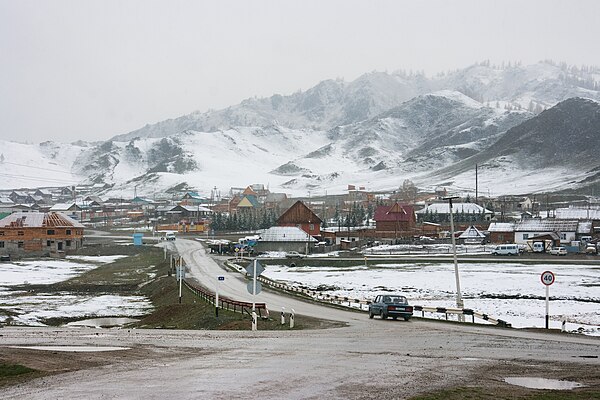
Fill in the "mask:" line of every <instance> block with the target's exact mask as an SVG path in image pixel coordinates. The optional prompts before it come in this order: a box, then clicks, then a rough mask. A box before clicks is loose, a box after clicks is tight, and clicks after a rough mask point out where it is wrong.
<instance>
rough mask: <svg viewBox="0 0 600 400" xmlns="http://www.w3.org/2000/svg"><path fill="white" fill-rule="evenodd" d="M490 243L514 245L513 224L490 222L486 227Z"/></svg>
mask: <svg viewBox="0 0 600 400" xmlns="http://www.w3.org/2000/svg"><path fill="white" fill-rule="evenodd" d="M488 232H489V233H490V242H491V243H499V244H500V243H514V242H515V224H513V223H511V222H492V223H491V224H490V226H489V227H488Z"/></svg>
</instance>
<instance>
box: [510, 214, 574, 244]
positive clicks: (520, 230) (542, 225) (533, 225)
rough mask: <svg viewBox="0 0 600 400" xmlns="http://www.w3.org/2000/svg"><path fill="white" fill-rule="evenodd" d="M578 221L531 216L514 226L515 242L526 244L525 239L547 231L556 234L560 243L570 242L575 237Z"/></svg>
mask: <svg viewBox="0 0 600 400" xmlns="http://www.w3.org/2000/svg"><path fill="white" fill-rule="evenodd" d="M578 228H579V223H578V221H569V220H556V219H540V218H531V219H526V220H523V221H521V222H519V223H518V224H517V225H516V226H515V243H517V244H527V240H528V239H530V238H532V237H536V236H540V235H544V234H549V233H555V234H557V235H558V238H559V239H560V242H561V243H562V244H570V243H571V241H573V240H575V239H576V237H577V230H578Z"/></svg>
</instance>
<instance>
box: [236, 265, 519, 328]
mask: <svg viewBox="0 0 600 400" xmlns="http://www.w3.org/2000/svg"><path fill="white" fill-rule="evenodd" d="M225 264H226V265H227V266H228V267H230V268H233V269H235V270H237V271H239V272H241V273H245V272H246V271H245V269H244V268H243V267H241V266H239V265H237V264H234V263H231V262H229V261H226V262H225ZM257 280H259V281H260V282H262V283H264V284H265V285H267V286H270V287H272V288H275V289H279V290H282V291H285V292H291V293H298V294H300V295H304V296H306V297H308V298H310V299H312V300H314V301H319V302H324V303H328V304H335V305H338V306H341V307H349V308H352V309H357V308H358V309H359V310H361V311H367V310H368V309H369V304H371V303H372V302H371V301H370V300H362V299H353V298H350V297H344V296H335V295H330V294H327V293H323V292H320V291H317V290H310V289H304V288H299V287H295V286H289V285H286V284H284V283H281V282H277V281H274V280H272V279H269V278H266V277H264V276H259V277H257ZM413 309H414V310H415V311H421V317H423V318H425V313H426V312H429V313H443V314H445V316H446V320H448V314H456V315H461V314H462V315H467V316H471V320H472V323H475V318H479V319H481V320H484V321H487V322H489V323H491V324H493V325H497V326H501V327H504V328H508V327H510V326H511V325H510V324H509V323H508V322H506V321H503V320H501V319H497V318H492V317H490V316H489V315H487V314H484V313H481V312H477V311H474V310H471V309H469V308H445V307H426V306H413Z"/></svg>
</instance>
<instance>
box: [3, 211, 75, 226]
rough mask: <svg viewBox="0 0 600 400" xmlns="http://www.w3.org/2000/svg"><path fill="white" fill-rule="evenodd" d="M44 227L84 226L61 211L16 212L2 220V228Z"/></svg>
mask: <svg viewBox="0 0 600 400" xmlns="http://www.w3.org/2000/svg"><path fill="white" fill-rule="evenodd" d="M42 227H55V228H61V227H73V228H83V227H84V226H83V225H82V224H80V223H79V222H77V221H75V220H74V219H73V218H70V217H68V216H66V215H65V214H62V213H59V212H49V213H40V212H16V213H13V214H10V215H8V216H7V217H5V218H3V219H1V220H0V228H42Z"/></svg>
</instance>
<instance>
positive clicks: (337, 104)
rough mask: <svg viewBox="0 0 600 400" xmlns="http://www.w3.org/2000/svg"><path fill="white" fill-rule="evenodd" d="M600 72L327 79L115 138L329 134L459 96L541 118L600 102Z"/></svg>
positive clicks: (519, 69)
mask: <svg viewBox="0 0 600 400" xmlns="http://www.w3.org/2000/svg"><path fill="white" fill-rule="evenodd" d="M597 82H600V69H598V68H576V67H569V66H567V65H566V64H562V65H556V64H554V63H551V62H540V63H537V64H534V65H529V66H520V65H513V66H493V65H490V64H489V63H487V62H483V63H480V64H476V65H472V66H470V67H467V68H464V69H461V70H458V71H454V72H451V73H447V74H440V75H438V76H435V77H432V78H427V77H425V76H424V75H422V74H412V73H411V74H407V73H405V72H394V73H387V72H371V73H368V74H364V75H362V76H360V77H359V78H357V79H356V80H354V81H352V82H345V81H343V80H326V81H323V82H320V83H319V84H317V85H316V86H314V87H313V88H311V89H308V90H307V91H304V92H297V93H294V94H292V95H289V96H282V95H279V94H275V95H273V96H271V97H268V98H260V99H257V98H251V99H247V100H244V101H242V102H241V103H240V104H237V105H234V106H231V107H228V108H226V109H223V110H217V111H207V112H194V113H191V114H188V115H184V116H181V117H179V118H175V119H169V120H166V121H162V122H159V123H156V124H152V125H146V126H144V127H142V128H140V129H138V130H135V131H133V132H130V133H127V134H123V135H119V136H115V137H114V138H113V140H115V141H128V140H131V139H133V138H135V137H166V136H171V135H174V134H177V133H180V132H183V131H186V130H194V131H198V132H214V131H218V130H227V129H229V128H232V127H237V126H269V125H273V124H275V125H280V126H285V127H287V128H292V129H313V130H328V129H331V128H334V127H336V126H340V125H348V124H352V123H355V122H360V121H363V120H366V119H370V118H373V117H375V116H377V115H379V114H381V113H383V112H385V111H387V110H389V109H391V108H393V107H396V106H399V105H401V104H402V103H403V102H405V101H407V100H410V99H412V98H414V97H416V96H419V95H423V94H427V93H431V92H435V91H440V90H450V91H458V92H461V93H463V94H465V95H466V96H469V97H471V98H473V99H475V100H477V101H479V102H481V103H483V104H484V105H488V106H490V107H495V108H504V107H506V106H507V105H510V106H511V107H513V108H515V107H520V108H522V109H525V110H529V111H530V112H540V111H542V110H543V109H545V108H548V107H552V106H553V105H555V104H557V103H558V102H560V101H563V100H566V99H567V98H570V97H585V98H591V99H596V100H600V83H597Z"/></svg>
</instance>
